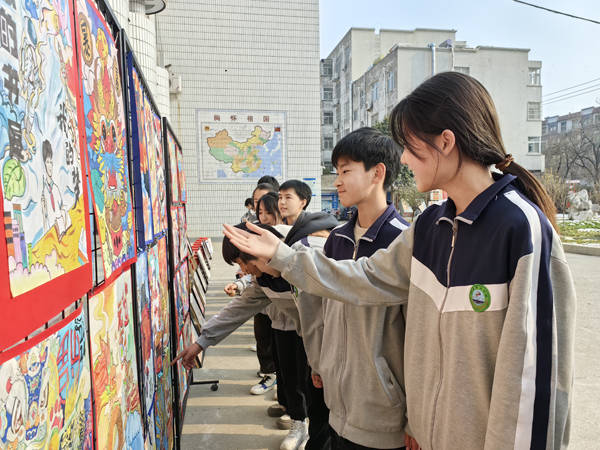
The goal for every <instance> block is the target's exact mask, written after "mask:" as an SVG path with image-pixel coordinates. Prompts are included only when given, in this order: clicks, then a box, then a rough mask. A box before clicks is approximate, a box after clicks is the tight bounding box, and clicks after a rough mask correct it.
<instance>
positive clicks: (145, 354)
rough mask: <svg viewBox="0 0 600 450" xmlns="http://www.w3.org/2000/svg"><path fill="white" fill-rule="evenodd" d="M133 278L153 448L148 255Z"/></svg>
mask: <svg viewBox="0 0 600 450" xmlns="http://www.w3.org/2000/svg"><path fill="white" fill-rule="evenodd" d="M135 278H136V288H137V307H138V320H139V329H140V336H141V342H140V344H141V353H142V361H143V367H142V377H143V380H142V382H143V383H142V386H143V393H144V421H145V426H144V429H145V430H146V441H147V447H149V448H155V447H156V446H155V434H154V398H155V381H154V377H155V374H154V342H153V340H152V334H153V333H152V322H151V320H152V318H151V303H150V287H149V278H148V255H147V254H146V252H143V253H141V254H139V255H138V257H137V262H136V264H135Z"/></svg>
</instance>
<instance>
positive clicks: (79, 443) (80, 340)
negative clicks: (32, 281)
mask: <svg viewBox="0 0 600 450" xmlns="http://www.w3.org/2000/svg"><path fill="white" fill-rule="evenodd" d="M4 358H7V359H4ZM0 361H2V362H1V365H0V448H2V449H26V448H27V449H29V448H38V449H42V448H53V449H54V448H55V449H65V450H66V449H74V448H77V449H90V450H91V449H92V448H93V433H92V427H93V417H92V395H91V380H90V369H89V368H90V360H89V353H88V341H87V333H86V325H85V316H84V313H83V311H82V308H81V307H80V308H79V309H78V310H77V311H76V312H75V313H73V314H72V315H71V316H69V317H68V318H67V319H65V320H63V321H62V322H59V323H58V324H56V325H54V326H53V327H51V328H49V329H48V330H47V331H45V332H43V333H42V334H40V335H39V336H37V337H36V338H34V339H33V340H31V341H29V342H25V343H24V344H21V345H20V346H18V347H16V348H14V349H13V350H12V351H11V354H10V355H8V354H7V355H3V356H0Z"/></svg>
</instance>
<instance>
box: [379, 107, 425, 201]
mask: <svg viewBox="0 0 600 450" xmlns="http://www.w3.org/2000/svg"><path fill="white" fill-rule="evenodd" d="M373 128H375V129H376V130H378V131H380V132H381V133H383V134H385V135H387V136H390V137H391V136H392V131H391V129H390V118H389V117H388V116H386V117H385V119H383V120H382V121H380V122H377V123H376V124H375V125H373ZM413 184H415V177H414V175H413V173H412V172H411V170H410V169H409V168H408V166H406V165H404V164H402V165H401V166H400V172H399V173H398V178H396V180H395V181H394V184H393V185H392V193H393V192H394V190H396V189H398V188H399V187H400V186H410V185H413Z"/></svg>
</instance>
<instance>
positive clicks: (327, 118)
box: [323, 111, 333, 125]
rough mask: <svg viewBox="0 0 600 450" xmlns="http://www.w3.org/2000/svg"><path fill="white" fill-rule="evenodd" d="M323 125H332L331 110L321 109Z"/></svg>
mask: <svg viewBox="0 0 600 450" xmlns="http://www.w3.org/2000/svg"><path fill="white" fill-rule="evenodd" d="M323 125H333V111H323Z"/></svg>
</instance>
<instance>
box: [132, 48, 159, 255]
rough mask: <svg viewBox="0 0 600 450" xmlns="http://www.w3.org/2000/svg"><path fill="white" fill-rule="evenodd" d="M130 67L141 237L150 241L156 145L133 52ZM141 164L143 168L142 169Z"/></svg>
mask: <svg viewBox="0 0 600 450" xmlns="http://www.w3.org/2000/svg"><path fill="white" fill-rule="evenodd" d="M127 63H128V68H129V97H130V99H129V102H130V105H131V124H132V127H131V128H132V130H131V131H132V133H131V134H132V136H131V137H132V142H133V152H132V153H133V179H134V189H133V191H134V194H135V203H136V205H139V206H138V208H137V209H136V217H135V219H136V227H137V232H138V234H137V240H138V241H139V242H144V243H146V244H148V243H150V242H152V240H153V238H154V233H153V220H152V217H153V215H152V214H153V210H152V200H151V196H150V191H151V186H150V163H149V162H148V151H149V149H152V147H151V146H150V145H149V142H150V136H149V133H148V131H149V127H148V124H147V122H146V120H145V93H144V88H143V86H142V80H141V78H140V76H139V75H138V72H137V70H136V69H135V67H134V66H133V55H132V54H131V53H129V54H128V55H127ZM138 168H139V170H138Z"/></svg>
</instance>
